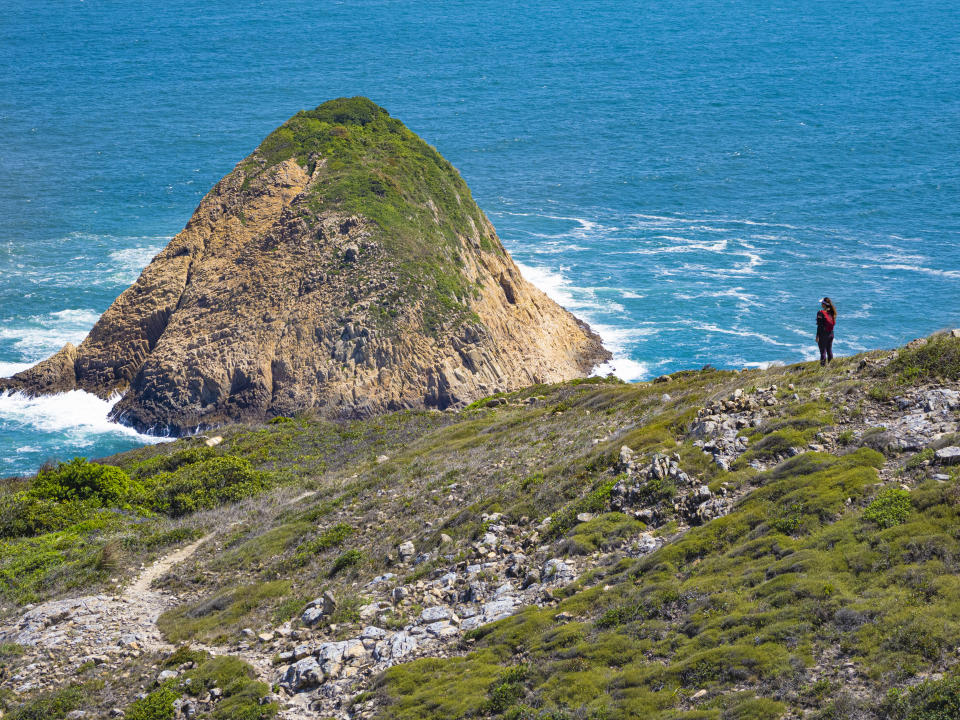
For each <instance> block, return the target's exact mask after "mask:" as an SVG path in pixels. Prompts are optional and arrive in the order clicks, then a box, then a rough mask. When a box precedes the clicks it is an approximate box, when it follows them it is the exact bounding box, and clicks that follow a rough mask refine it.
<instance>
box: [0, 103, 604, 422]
mask: <svg viewBox="0 0 960 720" xmlns="http://www.w3.org/2000/svg"><path fill="white" fill-rule="evenodd" d="M608 357H609V354H608V353H607V352H606V351H605V350H604V349H603V347H602V345H601V343H600V340H599V338H598V337H597V336H596V335H595V334H594V333H592V332H591V331H590V329H589V328H588V327H587V326H586V325H584V324H583V323H582V322H580V321H578V320H577V319H576V318H574V317H573V316H572V315H571V314H570V313H568V312H567V311H565V310H564V309H563V308H561V307H559V306H558V305H556V304H555V303H554V302H553V301H551V300H550V299H548V298H547V297H546V296H545V295H544V294H543V293H542V292H540V291H539V290H537V289H536V288H534V287H533V286H532V285H530V284H529V283H528V282H527V281H526V280H524V279H523V277H522V276H521V274H520V272H519V271H518V270H517V267H516V265H514V263H513V261H512V260H511V258H510V256H509V255H508V253H507V252H506V251H505V250H504V248H503V246H502V245H501V243H500V241H499V239H498V238H497V235H496V233H495V231H494V229H493V227H492V226H491V224H490V223H489V221H488V220H487V218H486V217H485V216H484V214H483V212H482V211H481V210H480V209H479V208H478V207H477V205H476V204H475V203H474V201H473V199H472V197H471V195H470V191H469V190H468V188H467V186H466V184H465V183H464V182H463V179H462V178H461V177H460V175H459V174H458V173H457V171H456V170H455V169H454V168H453V166H452V165H450V164H449V163H448V162H447V161H446V160H444V159H443V158H442V157H441V156H440V155H439V154H438V153H437V152H436V150H434V149H433V148H432V147H430V146H429V145H427V144H426V143H424V142H423V141H422V140H421V139H420V138H419V137H417V136H416V135H415V134H414V133H413V132H411V131H410V130H409V129H407V128H406V127H405V126H404V125H403V124H402V123H401V122H399V121H398V120H396V119H394V118H392V117H390V115H389V114H388V113H387V112H386V111H385V110H383V109H382V108H380V107H378V106H377V105H375V104H374V103H372V102H371V101H369V100H367V99H365V98H352V99H340V100H333V101H330V102H327V103H325V104H323V105H321V106H319V107H318V108H316V109H315V110H312V111H307V112H300V113H297V114H296V115H295V116H294V117H293V118H291V119H290V120H289V121H288V122H287V123H285V124H284V125H282V126H281V127H280V128H278V129H277V130H276V131H274V132H273V133H271V134H270V135H269V136H268V137H267V138H266V139H265V140H264V142H263V143H262V144H261V145H260V147H259V148H257V150H255V151H254V152H253V153H252V154H251V155H250V156H249V157H248V158H246V159H245V160H243V161H242V162H241V163H240V164H238V165H237V166H236V168H235V169H234V170H233V172H231V173H230V174H229V175H227V176H226V177H224V178H223V179H222V180H221V181H220V182H218V183H217V184H216V186H214V188H213V189H212V190H211V191H210V192H209V193H208V194H207V195H206V197H204V199H203V200H202V202H201V203H200V205H199V207H198V208H197V210H196V211H195V212H194V214H193V217H192V218H191V219H190V221H189V222H188V223H187V226H186V227H185V228H184V230H183V231H182V232H181V233H180V234H178V235H177V236H176V237H175V238H173V240H172V241H171V242H170V244H169V245H168V246H167V247H166V249H164V250H163V251H162V252H161V253H160V254H159V255H157V257H156V258H154V260H153V261H152V262H151V263H150V264H149V265H148V266H147V268H146V269H145V270H144V271H143V273H142V274H141V276H140V278H139V279H138V280H137V281H136V283H134V284H133V285H132V286H131V287H130V288H128V289H127V290H125V291H124V292H123V293H122V294H121V295H120V297H118V298H117V300H116V301H115V302H114V303H113V305H111V306H110V308H109V309H108V310H107V311H106V312H105V313H104V314H103V315H102V316H101V318H100V319H99V320H98V322H97V323H96V325H95V326H94V328H93V329H92V330H91V331H90V334H89V335H88V336H87V338H86V339H85V340H84V341H83V342H82V343H81V344H80V345H79V346H78V347H73V346H72V345H67V346H66V347H64V348H63V349H62V350H61V351H60V352H58V353H57V354H55V355H54V356H52V357H51V358H49V359H47V360H45V361H43V362H41V363H39V364H38V365H36V366H35V367H33V368H31V369H30V370H27V371H24V372H22V373H19V374H18V375H16V376H14V377H13V378H11V379H9V380H4V381H0V387H7V388H16V389H21V390H24V391H27V392H34V393H43V392H60V391H64V390H68V389H72V388H80V389H83V390H87V391H89V392H93V393H96V394H97V395H100V396H102V397H106V396H109V395H111V394H113V393H116V392H122V393H124V397H123V399H122V400H121V401H120V402H119V403H118V404H117V405H116V406H115V407H114V411H113V412H114V416H115V418H116V419H118V420H120V421H121V422H124V423H127V424H130V425H133V426H135V427H137V428H140V429H151V430H154V431H170V432H174V433H182V432H185V431H189V430H191V429H193V428H195V427H197V426H201V425H212V424H216V423H221V422H226V421H231V420H241V421H244V420H262V419H264V418H267V417H271V416H275V415H289V414H292V413H296V412H300V411H304V410H309V409H313V410H317V411H319V412H321V413H322V414H324V415H327V416H339V417H346V416H358V415H366V414H370V413H379V412H385V411H389V410H395V409H400V408H416V407H436V408H445V407H448V406H451V405H458V404H462V403H466V402H470V401H471V400H474V399H476V398H478V397H482V396H484V395H488V394H491V393H493V392H497V391H501V390H511V389H516V388H518V387H521V386H525V385H529V384H531V383H539V382H555V381H560V380H564V379H568V378H573V377H578V376H581V375H584V374H586V373H588V372H589V371H590V370H591V368H592V367H594V366H595V365H596V364H597V363H599V362H602V361H603V360H605V359H607V358H608Z"/></svg>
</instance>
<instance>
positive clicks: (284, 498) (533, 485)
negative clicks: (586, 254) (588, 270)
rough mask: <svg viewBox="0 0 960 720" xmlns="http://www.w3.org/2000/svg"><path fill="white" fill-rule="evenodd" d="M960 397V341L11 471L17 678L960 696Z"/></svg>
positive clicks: (226, 701) (301, 427)
mask: <svg viewBox="0 0 960 720" xmlns="http://www.w3.org/2000/svg"><path fill="white" fill-rule="evenodd" d="M958 412H960V339H958V338H951V337H936V338H933V339H931V340H929V341H923V342H917V343H913V344H911V346H908V347H907V348H904V349H901V350H900V351H897V352H895V353H887V352H876V353H869V354H866V355H864V356H860V357H856V358H845V359H838V360H837V361H835V362H834V364H833V365H831V366H830V367H829V368H828V369H826V370H822V369H820V368H819V366H817V365H816V364H812V363H804V364H799V365H794V366H790V367H785V368H773V369H770V370H764V371H757V370H751V371H743V372H739V373H738V372H725V371H715V370H710V369H705V370H703V371H695V372H683V373H676V374H674V375H673V376H671V377H670V379H669V381H666V382H654V383H640V384H636V385H624V384H620V383H617V382H614V381H610V380H599V379H591V380H588V381H572V382H569V383H565V384H560V385H549V386H547V385H541V386H534V387H531V388H527V389H525V390H523V391H520V392H516V393H512V394H509V395H504V396H497V397H493V398H489V399H486V400H484V401H482V402H480V403H477V404H476V405H475V406H474V407H472V408H468V409H465V410H463V411H461V412H458V413H436V412H401V413H396V414H392V415H386V416H382V417H377V418H372V419H367V420H354V421H350V422H346V423H344V422H329V421H322V420H308V419H298V420H290V419H286V418H278V419H276V420H275V421H273V422H271V423H268V424H266V425H261V426H255V427H244V426H233V427H229V428H224V429H223V430H222V434H221V435H218V436H216V437H213V438H202V437H201V438H188V439H184V440H180V441H177V442H175V443H170V444H166V445H162V446H155V447H149V448H143V449H140V450H137V451H134V452H131V453H126V454H124V455H121V456H117V457H115V458H111V459H110V460H109V461H108V463H109V464H105V465H104V464H91V463H86V462H82V461H77V462H74V463H71V464H68V465H62V466H60V467H59V468H50V469H47V470H45V471H44V472H42V473H41V474H40V475H39V476H38V477H37V478H34V479H32V480H29V481H10V482H8V483H7V487H6V488H5V490H4V492H3V494H2V495H0V535H2V537H3V538H4V540H3V541H2V546H0V602H2V608H3V609H2V617H3V618H4V620H3V622H5V626H3V627H0V665H2V666H3V667H4V669H3V670H2V671H0V678H2V680H0V700H2V702H5V703H6V705H7V708H8V711H9V712H10V716H11V717H17V718H27V717H39V716H44V717H51V718H58V717H64V716H65V715H66V713H67V712H68V711H70V710H72V709H76V708H82V709H85V710H86V711H87V712H88V713H90V716H98V714H99V715H103V716H106V715H107V714H108V713H109V712H110V710H111V709H112V708H115V707H116V708H123V709H125V711H126V713H127V717H128V718H136V719H139V720H142V719H143V718H172V717H175V716H177V717H179V716H180V715H183V713H184V712H185V711H184V708H185V707H186V705H189V706H190V713H193V714H195V716H197V717H221V718H228V717H245V718H267V717H273V716H275V715H278V716H280V717H284V718H329V717H336V718H354V717H377V718H435V719H436V720H439V719H441V718H466V717H485V718H513V719H515V720H516V719H519V718H539V719H543V720H546V719H548V718H549V719H551V720H555V719H559V718H564V719H567V718H569V719H573V718H635V717H650V718H663V719H666V718H685V719H689V720H694V719H698V720H700V719H704V718H709V719H712V720H725V719H727V718H756V719H769V720H773V719H775V718H800V717H817V718H825V719H826V718H890V717H892V718H910V719H911V720H935V719H936V720H939V719H941V718H945V717H956V709H957V708H958V707H960V676H957V675H956V674H953V668H954V666H955V664H956V660H957V655H956V653H957V647H958V646H960V604H958V603H957V601H956V597H957V592H958V590H960V578H958V574H957V573H958V567H957V564H956V558H958V557H960V536H958V533H957V527H958V523H960V503H958V500H957V498H958V497H960V474H958V468H960V464H952V463H954V462H955V461H956V460H958V459H960V449H957V448H956V447H955V446H956V445H957V444H958V443H960V434H958V430H960V422H958V421H960V417H958ZM197 540H200V542H197ZM173 553H177V554H173ZM151 557H162V558H165V559H164V560H163V561H162V562H161V564H160V565H158V566H151V567H148V568H147V569H146V570H145V571H141V570H139V569H138V568H139V566H140V563H141V561H144V560H149V558H151ZM151 578H157V582H156V583H155V584H154V588H153V590H152V591H151V593H152V594H145V590H144V588H146V587H147V586H148V585H149V582H148V581H149V580H150V579H151ZM125 588H126V589H125ZM129 588H134V589H136V593H137V594H142V595H143V597H142V598H141V599H140V600H139V601H136V602H135V601H134V598H132V597H130V590H129ZM63 596H68V597H72V598H74V599H72V600H66V601H63V600H51V601H48V600H49V599H50V598H57V597H63ZM77 596H82V597H80V598H78V597H77ZM38 602H39V603H40V604H35V605H33V606H31V608H29V609H25V608H24V607H23V604H24V603H38ZM143 604H147V605H149V608H150V613H147V612H146V611H145V610H143V609H142V606H143ZM157 612H160V614H159V617H158V618H157V619H156V620H155V624H154V620H153V618H154V617H156V613H157ZM148 614H150V617H146V615H148ZM157 637H162V639H163V641H164V642H166V643H168V644H166V645H164V644H163V643H162V642H159V643H158V641H157V640H156V638H157ZM181 643H182V644H184V645H185V646H184V647H182V648H181V649H179V650H175V646H176V645H178V644H181ZM186 645H189V648H188V647H186ZM188 681H189V682H188ZM71 683H74V685H73V686H71ZM270 686H273V688H274V692H271V691H270ZM138 692H141V693H145V695H143V697H142V698H141V699H140V700H135V699H134V696H135V694H136V693H138ZM50 708H55V711H54V710H50ZM175 708H179V710H177V711H176V712H175ZM41 710H43V711H44V712H46V713H47V714H45V715H43V714H42V713H41ZM18 713H19V714H18ZM29 713H33V714H29ZM37 713H41V714H39V715H38V714H37ZM177 713H180V715H177ZM187 714H189V713H187Z"/></svg>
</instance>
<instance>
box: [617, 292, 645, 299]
mask: <svg viewBox="0 0 960 720" xmlns="http://www.w3.org/2000/svg"><path fill="white" fill-rule="evenodd" d="M620 297H622V298H623V299H624V300H640V299H642V298H643V297H644V296H643V295H641V294H640V293H635V292H633V291H632V290H621V291H620Z"/></svg>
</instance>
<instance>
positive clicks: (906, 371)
mask: <svg viewBox="0 0 960 720" xmlns="http://www.w3.org/2000/svg"><path fill="white" fill-rule="evenodd" d="M886 373H887V375H893V376H895V377H896V379H897V381H898V382H900V383H904V384H906V383H918V382H924V381H927V380H934V379H943V380H958V379H960V338H955V337H952V336H950V335H946V334H944V335H934V336H933V337H931V338H930V339H929V340H927V342H925V343H924V344H923V345H921V346H920V347H915V348H903V349H902V350H900V352H898V353H897V356H896V357H895V358H894V359H893V361H892V362H891V363H890V364H889V365H887V367H886Z"/></svg>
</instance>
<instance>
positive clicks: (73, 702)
mask: <svg viewBox="0 0 960 720" xmlns="http://www.w3.org/2000/svg"><path fill="white" fill-rule="evenodd" d="M88 692H89V689H88V688H86V687H84V686H83V685H68V686H67V687H65V688H60V689H59V690H51V691H49V692H45V693H41V694H40V695H38V696H37V697H34V698H33V699H31V700H28V701H27V702H25V703H23V704H22V705H19V706H17V707H13V708H11V710H10V712H9V713H7V714H5V715H4V716H3V718H4V720H61V718H64V717H66V716H67V713H68V712H70V711H71V710H76V709H77V708H79V707H80V706H81V705H82V704H83V701H84V699H85V698H86V697H87V693H88Z"/></svg>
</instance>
